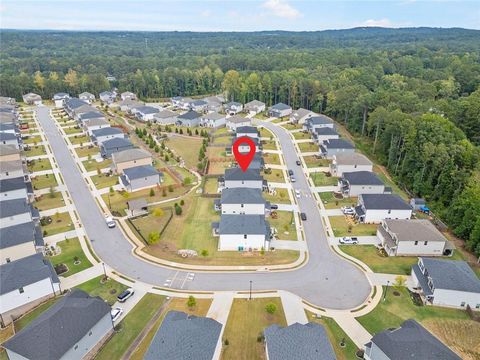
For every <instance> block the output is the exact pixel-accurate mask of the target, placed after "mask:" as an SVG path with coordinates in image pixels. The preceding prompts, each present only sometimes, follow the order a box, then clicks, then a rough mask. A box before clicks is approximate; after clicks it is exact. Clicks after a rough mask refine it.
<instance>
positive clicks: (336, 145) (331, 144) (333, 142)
mask: <svg viewBox="0 0 480 360" xmlns="http://www.w3.org/2000/svg"><path fill="white" fill-rule="evenodd" d="M323 146H325V147H326V148H327V149H355V145H353V144H352V143H351V142H350V141H348V140H345V139H328V140H325V141H324V142H323Z"/></svg>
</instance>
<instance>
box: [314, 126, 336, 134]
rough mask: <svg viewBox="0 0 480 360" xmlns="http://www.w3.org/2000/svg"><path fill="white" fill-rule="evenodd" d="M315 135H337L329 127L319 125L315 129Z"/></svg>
mask: <svg viewBox="0 0 480 360" xmlns="http://www.w3.org/2000/svg"><path fill="white" fill-rule="evenodd" d="M315 134H317V135H338V133H337V132H336V131H335V130H334V129H332V128H331V127H321V128H316V129H315Z"/></svg>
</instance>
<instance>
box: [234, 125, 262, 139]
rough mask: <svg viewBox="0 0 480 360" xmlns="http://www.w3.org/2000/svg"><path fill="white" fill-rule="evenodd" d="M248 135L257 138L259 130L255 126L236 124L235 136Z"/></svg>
mask: <svg viewBox="0 0 480 360" xmlns="http://www.w3.org/2000/svg"><path fill="white" fill-rule="evenodd" d="M240 136H248V137H251V138H259V137H260V131H258V129H257V128H256V127H255V126H238V127H237V128H236V129H235V137H237V138H238V137H240Z"/></svg>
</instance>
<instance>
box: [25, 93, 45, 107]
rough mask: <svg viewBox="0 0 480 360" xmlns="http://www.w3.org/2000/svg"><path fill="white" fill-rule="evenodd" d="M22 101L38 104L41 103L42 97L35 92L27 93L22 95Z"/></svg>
mask: <svg viewBox="0 0 480 360" xmlns="http://www.w3.org/2000/svg"><path fill="white" fill-rule="evenodd" d="M22 98H23V102H24V103H25V104H28V105H38V104H41V103H42V97H41V96H40V95H38V94H35V93H28V94H25V95H23V96H22Z"/></svg>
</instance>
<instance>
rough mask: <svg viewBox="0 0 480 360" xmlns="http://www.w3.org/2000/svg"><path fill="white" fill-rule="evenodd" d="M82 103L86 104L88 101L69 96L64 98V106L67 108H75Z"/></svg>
mask: <svg viewBox="0 0 480 360" xmlns="http://www.w3.org/2000/svg"><path fill="white" fill-rule="evenodd" d="M83 105H88V103H87V102H86V101H83V100H80V99H79V98H70V99H67V100H65V106H66V107H68V108H69V109H77V108H79V107H80V106H83Z"/></svg>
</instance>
